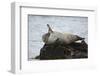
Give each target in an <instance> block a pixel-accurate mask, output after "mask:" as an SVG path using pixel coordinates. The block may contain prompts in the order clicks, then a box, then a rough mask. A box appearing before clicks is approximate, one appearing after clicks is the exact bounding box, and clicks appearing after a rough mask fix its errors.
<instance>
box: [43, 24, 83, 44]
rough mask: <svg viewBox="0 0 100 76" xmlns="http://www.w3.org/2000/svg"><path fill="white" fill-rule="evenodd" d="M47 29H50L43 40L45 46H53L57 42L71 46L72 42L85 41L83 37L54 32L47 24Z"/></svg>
mask: <svg viewBox="0 0 100 76" xmlns="http://www.w3.org/2000/svg"><path fill="white" fill-rule="evenodd" d="M47 27H48V33H45V34H44V35H43V36H42V40H43V42H44V43H45V44H53V43H54V42H56V41H59V43H61V44H62V43H65V44H70V43H72V42H75V41H78V40H83V39H84V38H82V37H79V36H78V35H73V34H69V33H61V32H57V31H53V30H52V29H51V27H50V25H49V24H47Z"/></svg>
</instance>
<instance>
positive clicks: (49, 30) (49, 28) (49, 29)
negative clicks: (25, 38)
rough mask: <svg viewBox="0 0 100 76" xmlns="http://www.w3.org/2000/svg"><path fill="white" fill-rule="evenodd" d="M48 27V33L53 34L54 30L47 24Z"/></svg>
mask: <svg viewBox="0 0 100 76" xmlns="http://www.w3.org/2000/svg"><path fill="white" fill-rule="evenodd" d="M47 27H48V33H53V30H52V29H51V27H50V25H49V24H47Z"/></svg>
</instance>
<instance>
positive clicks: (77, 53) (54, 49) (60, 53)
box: [35, 40, 88, 60]
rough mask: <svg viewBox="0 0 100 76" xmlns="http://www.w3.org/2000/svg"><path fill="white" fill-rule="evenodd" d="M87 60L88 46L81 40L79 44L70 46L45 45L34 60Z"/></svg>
mask: <svg viewBox="0 0 100 76" xmlns="http://www.w3.org/2000/svg"><path fill="white" fill-rule="evenodd" d="M78 58H88V45H87V44H86V43H85V41H84V40H83V41H82V42H80V43H76V42H74V43H71V44H64V43H63V44H59V42H55V43H54V44H45V45H44V46H43V48H41V50H40V55H39V56H37V57H36V58H35V59H40V60H53V59H78Z"/></svg>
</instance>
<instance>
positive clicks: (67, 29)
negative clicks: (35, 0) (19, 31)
mask: <svg viewBox="0 0 100 76" xmlns="http://www.w3.org/2000/svg"><path fill="white" fill-rule="evenodd" d="M47 24H49V25H50V26H51V28H52V29H53V30H55V31H59V32H63V33H72V34H76V35H79V36H80V37H83V38H85V41H86V42H87V43H88V17H79V16H47V15H45V16H43V15H28V48H29V49H28V59H29V60H32V59H34V58H35V57H36V56H38V55H39V54H40V49H41V48H42V47H43V45H44V43H43V41H42V35H43V34H45V33H47V31H48V28H47V26H46V25H47Z"/></svg>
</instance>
